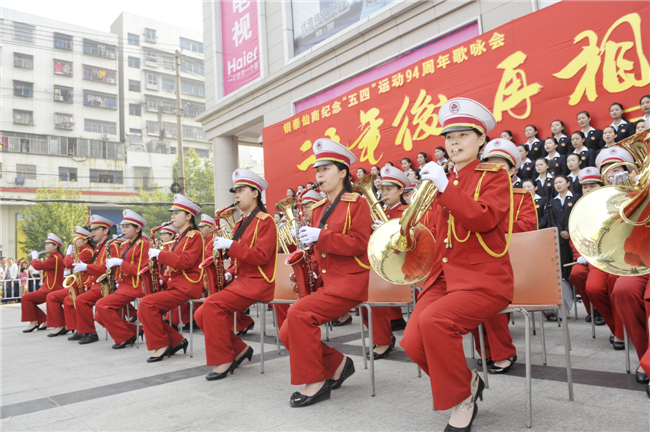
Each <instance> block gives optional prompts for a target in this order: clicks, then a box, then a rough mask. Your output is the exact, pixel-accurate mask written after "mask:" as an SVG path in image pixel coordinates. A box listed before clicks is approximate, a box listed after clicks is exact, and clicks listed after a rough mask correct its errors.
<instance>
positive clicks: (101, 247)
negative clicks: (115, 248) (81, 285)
mask: <svg viewBox="0 0 650 432" xmlns="http://www.w3.org/2000/svg"><path fill="white" fill-rule="evenodd" d="M107 241H108V239H106V240H104V243H102V244H101V245H100V246H99V247H98V248H97V251H96V252H95V253H94V254H93V257H92V259H91V260H90V262H89V263H88V264H89V265H90V264H92V263H94V262H95V258H97V256H98V255H99V253H100V252H101V251H102V249H104V245H105V244H106V242H107Z"/></svg>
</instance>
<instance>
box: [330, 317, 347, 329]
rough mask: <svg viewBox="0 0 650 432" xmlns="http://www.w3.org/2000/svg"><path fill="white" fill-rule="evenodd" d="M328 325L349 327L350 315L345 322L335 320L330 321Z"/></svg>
mask: <svg viewBox="0 0 650 432" xmlns="http://www.w3.org/2000/svg"><path fill="white" fill-rule="evenodd" d="M330 323H331V324H332V327H343V326H346V325H350V324H352V315H350V316H349V317H348V319H346V320H345V321H339V320H337V319H335V320H334V321H330Z"/></svg>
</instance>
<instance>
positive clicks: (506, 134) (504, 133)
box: [501, 129, 515, 143]
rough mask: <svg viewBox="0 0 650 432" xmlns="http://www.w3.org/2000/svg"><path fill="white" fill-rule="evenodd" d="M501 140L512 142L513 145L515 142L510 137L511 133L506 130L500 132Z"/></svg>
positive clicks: (511, 136)
mask: <svg viewBox="0 0 650 432" xmlns="http://www.w3.org/2000/svg"><path fill="white" fill-rule="evenodd" d="M501 138H503V139H505V140H508V141H512V142H513V143H514V142H515V137H514V136H513V135H512V131H509V130H507V129H506V130H504V131H503V132H501Z"/></svg>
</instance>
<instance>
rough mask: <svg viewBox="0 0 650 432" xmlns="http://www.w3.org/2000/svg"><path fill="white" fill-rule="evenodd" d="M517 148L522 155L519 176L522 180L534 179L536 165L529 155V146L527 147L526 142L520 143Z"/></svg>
mask: <svg viewBox="0 0 650 432" xmlns="http://www.w3.org/2000/svg"><path fill="white" fill-rule="evenodd" d="M504 139H505V138H504ZM517 150H519V154H520V155H521V168H519V172H518V173H517V176H518V177H519V178H520V179H521V180H526V179H532V178H533V175H534V173H535V171H534V168H535V166H534V164H533V161H531V160H530V158H529V157H528V148H526V144H518V145H517Z"/></svg>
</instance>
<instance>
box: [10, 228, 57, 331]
mask: <svg viewBox="0 0 650 432" xmlns="http://www.w3.org/2000/svg"><path fill="white" fill-rule="evenodd" d="M62 246H63V242H62V241H61V239H60V238H59V237H57V236H56V234H53V233H49V234H48V235H47V240H45V252H47V253H48V254H49V255H50V256H49V257H48V259H46V260H45V261H39V259H38V252H36V251H32V252H31V253H30V255H31V257H32V262H31V263H30V265H31V266H32V267H33V268H34V269H35V270H38V271H41V272H43V280H42V283H41V287H40V288H39V289H38V290H37V291H34V292H30V293H27V294H25V295H24V296H23V298H22V301H21V304H20V309H21V311H22V318H21V321H22V322H29V326H28V327H27V328H26V329H25V330H23V333H29V332H32V331H34V330H35V329H37V328H38V329H39V330H45V329H46V328H47V324H45V322H46V320H47V316H46V315H45V312H43V311H42V310H41V308H39V307H38V305H39V304H41V303H45V301H46V300H47V296H48V295H49V294H50V293H52V292H55V291H58V290H62V289H63V270H64V264H63V256H62V255H61V251H60V248H61V247H62ZM43 324H45V325H43Z"/></svg>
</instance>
